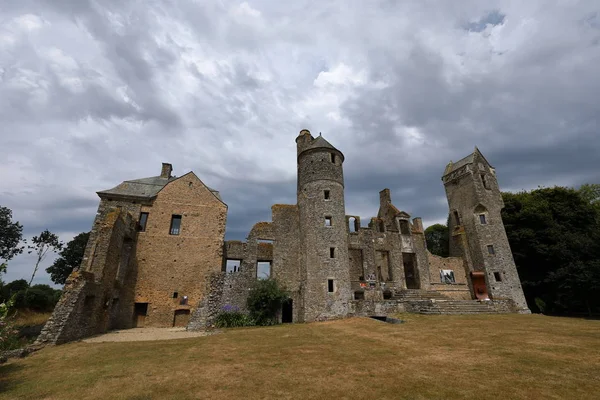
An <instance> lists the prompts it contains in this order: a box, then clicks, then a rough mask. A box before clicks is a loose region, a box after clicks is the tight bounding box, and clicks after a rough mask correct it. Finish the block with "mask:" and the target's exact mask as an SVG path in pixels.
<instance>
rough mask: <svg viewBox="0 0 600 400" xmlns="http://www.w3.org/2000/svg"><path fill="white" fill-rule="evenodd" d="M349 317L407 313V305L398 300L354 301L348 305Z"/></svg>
mask: <svg viewBox="0 0 600 400" xmlns="http://www.w3.org/2000/svg"><path fill="white" fill-rule="evenodd" d="M348 306H349V307H348V308H349V311H350V312H349V313H348V316H349V317H354V316H361V317H370V316H374V315H389V314H395V313H402V312H406V311H407V310H406V308H405V303H403V302H399V301H397V300H377V301H375V300H373V301H371V300H352V301H350V302H349V304H348Z"/></svg>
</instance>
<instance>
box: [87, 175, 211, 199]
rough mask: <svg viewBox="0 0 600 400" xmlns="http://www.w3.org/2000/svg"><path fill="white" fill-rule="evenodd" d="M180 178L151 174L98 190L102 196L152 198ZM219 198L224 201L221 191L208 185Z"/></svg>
mask: <svg viewBox="0 0 600 400" xmlns="http://www.w3.org/2000/svg"><path fill="white" fill-rule="evenodd" d="M175 179H178V178H177V177H174V176H172V177H170V178H164V177H161V176H151V177H149V178H142V179H134V180H130V181H124V182H121V183H120V184H119V185H117V186H115V187H114V188H112V189H108V190H102V191H99V192H96V193H97V194H98V196H100V197H108V196H111V195H112V196H117V197H136V198H140V199H152V198H154V197H156V195H157V194H158V192H160V191H161V190H162V188H164V187H165V186H166V185H167V183H169V182H172V181H174V180H175ZM206 188H207V189H208V190H210V191H211V192H212V193H213V194H214V195H215V196H216V197H217V198H218V199H219V200H221V201H222V199H221V196H220V195H219V192H218V191H216V190H214V189H211V188H209V187H208V186H206Z"/></svg>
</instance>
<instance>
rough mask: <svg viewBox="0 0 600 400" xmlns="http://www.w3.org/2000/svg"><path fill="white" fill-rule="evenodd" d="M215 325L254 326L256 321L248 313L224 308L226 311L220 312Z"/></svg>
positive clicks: (221, 326)
mask: <svg viewBox="0 0 600 400" xmlns="http://www.w3.org/2000/svg"><path fill="white" fill-rule="evenodd" d="M215 325H216V326H217V327H218V328H236V327H239V326H252V325H254V321H253V320H252V318H250V316H249V315H248V314H244V313H243V312H240V311H237V310H232V311H229V310H227V308H224V311H222V312H220V313H219V315H217V318H215Z"/></svg>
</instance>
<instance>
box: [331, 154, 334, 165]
mask: <svg viewBox="0 0 600 400" xmlns="http://www.w3.org/2000/svg"><path fill="white" fill-rule="evenodd" d="M330 156H331V162H332V163H333V164H335V154H334V153H330Z"/></svg>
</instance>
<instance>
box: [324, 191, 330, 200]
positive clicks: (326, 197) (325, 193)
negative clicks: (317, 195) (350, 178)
mask: <svg viewBox="0 0 600 400" xmlns="http://www.w3.org/2000/svg"><path fill="white" fill-rule="evenodd" d="M323 198H325V200H329V190H324V191H323Z"/></svg>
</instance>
